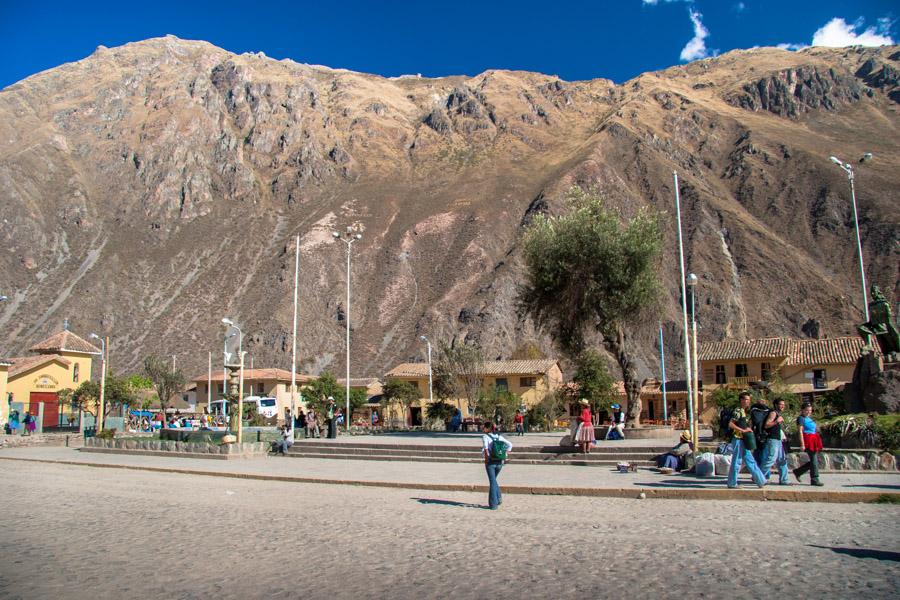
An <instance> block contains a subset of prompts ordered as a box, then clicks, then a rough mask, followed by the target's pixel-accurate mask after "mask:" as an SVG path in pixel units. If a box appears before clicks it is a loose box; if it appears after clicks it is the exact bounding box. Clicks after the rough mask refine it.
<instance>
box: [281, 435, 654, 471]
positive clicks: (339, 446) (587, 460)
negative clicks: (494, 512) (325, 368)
mask: <svg viewBox="0 0 900 600" xmlns="http://www.w3.org/2000/svg"><path fill="white" fill-rule="evenodd" d="M666 450H668V447H666V446H648V447H618V448H617V447H609V446H599V447H596V448H594V449H593V450H592V451H591V453H590V454H580V453H576V452H572V449H571V448H566V447H561V446H522V447H515V448H514V449H513V451H512V452H511V453H510V455H509V463H510V464H534V465H576V466H596V467H607V468H612V467H615V465H616V464H617V463H619V462H621V461H627V462H630V463H633V464H636V465H637V466H641V467H650V466H653V460H652V459H653V457H654V456H656V455H657V454H661V453H663V452H665V451H666ZM288 456H290V457H294V458H326V459H335V460H375V461H409V462H444V463H480V462H482V458H481V449H480V448H479V447H478V446H477V445H474V444H471V445H466V446H462V445H424V444H419V445H414V444H386V443H384V444H383V443H375V444H354V443H336V442H327V441H298V442H297V443H295V444H294V445H293V446H292V447H291V449H290V451H289V452H288Z"/></svg>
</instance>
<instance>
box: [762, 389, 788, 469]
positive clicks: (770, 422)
mask: <svg viewBox="0 0 900 600" xmlns="http://www.w3.org/2000/svg"><path fill="white" fill-rule="evenodd" d="M784 406H785V404H784V400H776V401H775V408H774V409H773V410H772V411H771V412H769V416H768V417H766V423H765V429H766V435H767V436H768V437H767V438H766V444H765V446H763V451H762V459H761V464H760V467H759V469H760V471H762V474H763V477H765V478H766V481H767V482H768V481H769V477H771V474H772V465H776V464H777V465H778V483H779V484H780V485H791V482H790V481H789V479H788V464H787V457H786V456H785V455H784V442H783V440H784V437H785V435H784V431H782V429H783V426H784V417H783V416H782V413H784Z"/></svg>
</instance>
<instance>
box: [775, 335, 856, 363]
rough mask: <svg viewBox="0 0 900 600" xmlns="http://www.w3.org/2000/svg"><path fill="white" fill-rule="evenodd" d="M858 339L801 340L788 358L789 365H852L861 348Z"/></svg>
mask: <svg viewBox="0 0 900 600" xmlns="http://www.w3.org/2000/svg"><path fill="white" fill-rule="evenodd" d="M863 345H864V343H863V340H862V338H860V337H839V338H829V339H824V340H801V341H799V342H797V348H796V350H795V352H794V353H793V354H791V356H790V357H789V358H788V363H787V364H789V365H854V364H856V360H857V359H858V358H859V355H860V351H861V350H862V348H863Z"/></svg>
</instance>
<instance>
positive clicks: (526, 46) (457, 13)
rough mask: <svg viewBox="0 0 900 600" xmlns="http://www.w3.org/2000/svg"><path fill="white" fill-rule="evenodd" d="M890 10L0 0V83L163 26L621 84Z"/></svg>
mask: <svg viewBox="0 0 900 600" xmlns="http://www.w3.org/2000/svg"><path fill="white" fill-rule="evenodd" d="M898 17H900V3H898V2H897V1H896V0H894V1H892V2H891V1H871V2H866V1H847V0H820V1H816V2H812V1H805V0H804V1H794V0H777V1H776V0H742V1H740V0H693V1H688V0H605V1H604V0H593V1H587V0H572V1H567V0H556V1H547V0H543V1H535V0H518V1H511V0H497V1H491V0H483V2H482V3H477V2H447V3H445V2H409V1H406V2H401V1H399V0H397V1H391V0H383V1H381V2H375V1H372V2H365V1H362V0H343V1H340V2H338V1H334V0H332V1H327V0H326V1H321V0H320V1H307V0H294V1H293V2H270V1H265V0H243V1H241V2H235V1H232V0H220V1H218V2H189V1H187V0H182V1H180V2H170V1H168V0H157V1H151V2H121V1H120V2H89V1H78V0H69V1H67V2H57V1H54V0H44V1H31V0H20V1H16V2H13V1H10V0H0V56H3V57H4V60H2V61H0V87H5V86H7V85H9V84H11V83H14V82H16V81H18V80H20V79H22V78H24V77H27V76H28V75H31V74H33V73H36V72H39V71H42V70H44V69H48V68H51V67H54V66H56V65H59V64H61V63H64V62H69V61H73V60H78V59H81V58H84V57H85V56H87V55H89V54H90V53H91V52H93V51H94V49H95V48H96V46H98V45H101V44H102V45H104V46H110V47H111V46H117V45H121V44H124V43H127V42H131V41H137V40H141V39H145V38H148V37H155V36H161V35H165V34H167V33H171V34H174V35H177V36H179V37H182V38H186V39H203V40H207V41H209V42H212V43H213V44H216V45H217V46H220V47H222V48H225V49H227V50H231V51H233V52H239V53H240V52H247V51H262V52H265V53H266V54H267V55H268V56H271V57H274V58H291V59H293V60H296V61H297V62H304V63H313V64H322V65H328V66H331V67H341V68H347V69H352V70H355V71H364V72H368V73H378V74H381V75H386V76H394V75H401V74H412V73H421V74H423V75H426V76H440V75H451V74H468V75H474V74H477V73H480V72H481V71H484V70H485V69H489V68H503V69H525V70H529V71H538V72H542V73H547V74H555V75H558V76H560V77H562V78H563V79H567V80H575V79H590V78H595V77H607V78H610V79H613V80H615V81H616V82H622V81H624V80H627V79H629V78H631V77H634V76H635V75H637V74H639V73H641V72H644V71H648V70H654V69H660V68H665V67H668V66H671V65H675V64H679V63H682V62H684V61H686V60H690V59H693V58H702V57H703V56H710V55H714V54H716V53H723V52H727V51H728V50H732V49H734V48H749V47H752V46H771V45H776V44H790V45H792V46H791V47H800V46H803V45H810V44H812V42H813V40H814V38H815V39H816V42H817V45H845V44H849V43H853V42H858V41H862V42H864V43H867V44H869V45H879V44H881V43H885V42H896V41H897V40H898V39H900V28H898V23H897V22H896V21H895V19H897V18H898ZM817 32H818V33H817Z"/></svg>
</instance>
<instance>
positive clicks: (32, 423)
mask: <svg viewBox="0 0 900 600" xmlns="http://www.w3.org/2000/svg"><path fill="white" fill-rule="evenodd" d="M23 425H24V429H23V431H22V435H32V434H33V433H34V432H35V431H37V417H35V416H34V415H33V414H31V412H30V411H27V410H26V411H25V416H24V417H20V416H19V411H18V410H11V411H10V413H9V419H8V420H7V421H6V425H5V426H4V430H5V431H6V434H7V435H18V433H19V427H22V426H23Z"/></svg>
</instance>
